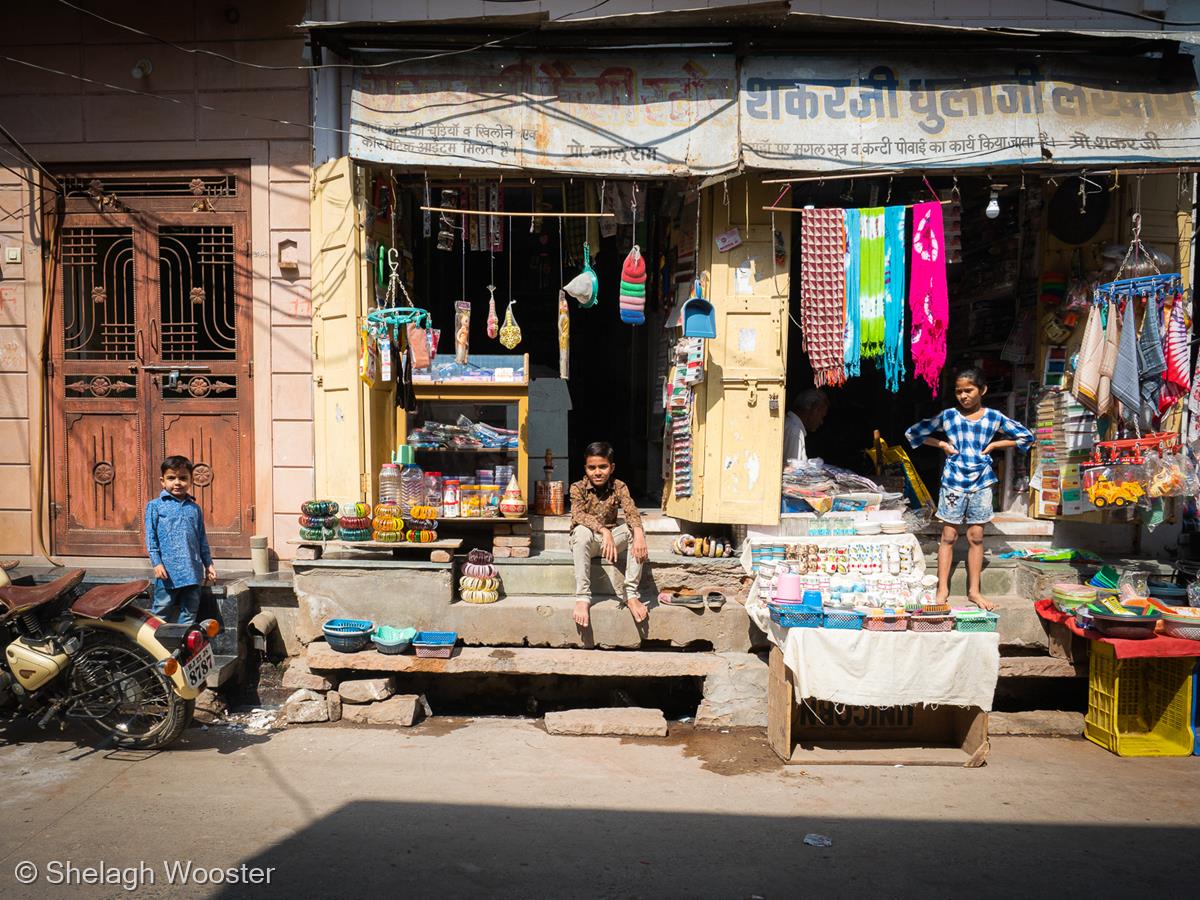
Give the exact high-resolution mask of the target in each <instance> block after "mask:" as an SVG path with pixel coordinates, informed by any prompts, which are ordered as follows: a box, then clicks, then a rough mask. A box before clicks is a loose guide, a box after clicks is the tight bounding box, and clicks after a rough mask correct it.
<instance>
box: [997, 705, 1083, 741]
mask: <svg viewBox="0 0 1200 900" xmlns="http://www.w3.org/2000/svg"><path fill="white" fill-rule="evenodd" d="M988 734H989V735H992V736H995V735H999V734H1011V735H1030V736H1036V737H1079V736H1080V735H1082V734H1083V713H1081V712H1069V711H1066V710H1057V709H1045V710H1031V711H1028V712H992V713H988Z"/></svg>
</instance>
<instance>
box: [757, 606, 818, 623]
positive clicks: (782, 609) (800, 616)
mask: <svg viewBox="0 0 1200 900" xmlns="http://www.w3.org/2000/svg"><path fill="white" fill-rule="evenodd" d="M768 608H769V609H770V611H771V621H772V622H774V623H775V624H776V625H778V626H779V627H781V628H820V627H821V623H822V622H824V620H825V615H824V613H822V612H820V611H816V612H814V611H813V610H811V609H805V608H804V607H802V606H795V607H788V606H775V605H773V604H772V605H770V606H768Z"/></svg>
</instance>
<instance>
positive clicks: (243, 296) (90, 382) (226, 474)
mask: <svg viewBox="0 0 1200 900" xmlns="http://www.w3.org/2000/svg"><path fill="white" fill-rule="evenodd" d="M248 174H249V173H248V169H247V168H245V167H238V166H229V167H224V166H221V167H215V168H214V167H204V168H199V167H196V168H189V169H186V170H178V171H169V170H168V171H163V170H159V171H156V172H153V173H146V172H136V171H116V172H114V171H106V172H82V173H80V172H72V173H63V174H62V175H60V176H59V180H60V181H61V182H63V184H64V185H65V187H66V189H67V199H66V202H65V208H63V207H60V208H59V210H58V211H57V212H56V213H53V214H50V221H48V222H47V235H48V240H49V241H50V242H51V246H52V248H53V266H52V267H51V270H50V271H49V272H48V277H49V278H50V279H51V280H52V285H53V298H54V306H53V311H52V329H51V341H52V346H51V363H50V366H49V372H48V379H49V386H48V387H49V392H50V394H49V395H50V398H51V453H50V454H48V455H47V471H48V473H49V483H50V492H51V507H50V511H51V516H52V521H53V532H54V551H55V552H57V553H60V554H77V555H96V556H144V555H145V552H146V551H145V537H144V531H143V519H144V512H145V508H146V503H147V501H148V500H150V499H151V498H153V497H156V496H157V495H158V493H159V492H160V490H161V488H160V464H161V461H162V460H163V458H164V457H166V456H170V455H176V454H178V455H182V456H186V457H188V458H189V459H191V460H192V462H193V464H194V466H195V469H194V472H193V481H194V488H193V493H194V495H195V497H196V500H197V502H198V503H199V504H200V506H201V508H202V509H203V511H204V520H205V526H206V528H207V532H208V540H209V544H210V545H211V547H212V550H213V553H214V555H217V556H244V555H246V554H247V552H248V548H249V537H250V535H251V534H253V531H254V518H255V511H254V494H253V489H254V473H253V452H254V429H253V396H254V391H253V387H252V379H253V375H254V369H253V362H252V355H251V352H252V347H251V334H252V308H251V293H250V289H251V277H250V245H249V193H250V186H249V178H248ZM51 203H53V201H51ZM48 208H50V209H53V208H54V207H53V206H52V205H51V206H49V207H48Z"/></svg>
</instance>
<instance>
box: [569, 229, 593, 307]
mask: <svg viewBox="0 0 1200 900" xmlns="http://www.w3.org/2000/svg"><path fill="white" fill-rule="evenodd" d="M563 290H564V291H566V292H567V293H568V294H570V295H571V296H572V297H574V298H575V299H576V300H578V301H579V305H580V306H581V307H583V308H584V309H588V308H589V307H592V306H595V305H596V301H597V300H599V299H600V279H599V278H597V277H596V270H595V269H593V268H592V251H591V248H590V247H589V246H588V244H587V242H586V241H585V242H584V244H583V271H582V272H580V273H579V274H578V275H576V276H575V277H574V278H572V279H571V280H570V281H569V282H567V284H566V286H565V287H563Z"/></svg>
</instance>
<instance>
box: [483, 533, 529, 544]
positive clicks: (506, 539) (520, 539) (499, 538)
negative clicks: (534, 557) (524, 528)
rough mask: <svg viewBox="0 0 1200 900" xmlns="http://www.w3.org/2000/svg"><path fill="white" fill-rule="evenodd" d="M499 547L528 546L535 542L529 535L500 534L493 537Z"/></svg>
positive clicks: (493, 541) (494, 542)
mask: <svg viewBox="0 0 1200 900" xmlns="http://www.w3.org/2000/svg"><path fill="white" fill-rule="evenodd" d="M492 543H493V544H494V545H495V546H497V547H528V546H530V545H531V544H532V543H533V538H532V537H531V536H529V535H511V534H498V535H496V537H494V538H493V539H492Z"/></svg>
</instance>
